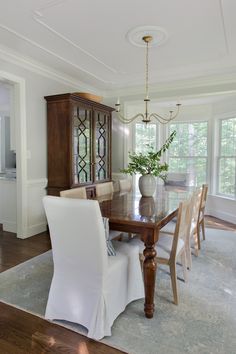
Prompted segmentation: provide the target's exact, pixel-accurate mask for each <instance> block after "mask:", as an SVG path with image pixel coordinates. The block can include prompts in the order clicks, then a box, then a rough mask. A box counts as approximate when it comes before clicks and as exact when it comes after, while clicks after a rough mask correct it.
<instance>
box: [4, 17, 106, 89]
mask: <svg viewBox="0 0 236 354" xmlns="http://www.w3.org/2000/svg"><path fill="white" fill-rule="evenodd" d="M0 28H2V29H3V30H5V31H7V32H9V33H11V34H13V35H15V36H16V37H18V38H20V39H22V40H23V41H25V42H27V43H29V44H31V45H33V46H34V47H37V48H39V49H41V50H42V51H44V52H46V53H47V54H49V55H51V56H54V57H55V58H57V59H59V60H61V61H63V62H64V63H66V64H69V65H71V66H72V67H74V68H76V69H77V70H80V71H82V72H84V73H85V74H87V75H89V76H91V77H93V78H94V79H96V80H98V81H100V82H103V83H104V84H109V82H108V81H105V80H103V79H102V78H101V77H99V76H97V75H95V74H92V73H91V72H89V71H88V70H86V69H83V68H81V67H80V66H78V65H76V64H74V63H72V62H71V61H69V60H67V59H65V58H63V57H61V56H60V55H58V54H56V53H54V52H53V51H51V50H49V49H47V48H45V47H43V46H41V45H40V44H38V43H37V42H35V41H33V40H31V39H29V38H27V37H25V36H23V35H21V34H20V33H18V32H16V31H14V30H13V29H11V28H9V27H7V26H5V25H3V24H1V23H0Z"/></svg>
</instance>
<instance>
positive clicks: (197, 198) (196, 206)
mask: <svg viewBox="0 0 236 354" xmlns="http://www.w3.org/2000/svg"><path fill="white" fill-rule="evenodd" d="M201 197H202V189H201V188H197V189H196V191H195V192H194V193H193V217H192V219H193V221H194V222H197V220H198V216H199V211H200V205H201Z"/></svg>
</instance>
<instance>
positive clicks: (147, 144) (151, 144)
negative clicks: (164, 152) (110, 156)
mask: <svg viewBox="0 0 236 354" xmlns="http://www.w3.org/2000/svg"><path fill="white" fill-rule="evenodd" d="M156 146H157V125H156V124H152V123H149V124H148V125H147V124H145V123H136V124H135V148H134V151H135V152H136V153H140V152H141V153H145V152H148V151H149V150H150V149H154V150H155V149H156Z"/></svg>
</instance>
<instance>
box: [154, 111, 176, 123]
mask: <svg viewBox="0 0 236 354" xmlns="http://www.w3.org/2000/svg"><path fill="white" fill-rule="evenodd" d="M151 118H155V119H156V120H158V121H159V122H160V123H164V122H165V123H168V122H170V121H171V120H172V119H173V118H172V117H171V116H170V117H169V118H166V117H162V116H161V115H159V114H157V113H151V114H149V119H151Z"/></svg>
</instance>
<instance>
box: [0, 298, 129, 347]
mask: <svg viewBox="0 0 236 354" xmlns="http://www.w3.org/2000/svg"><path fill="white" fill-rule="evenodd" d="M0 314H1V315H0V353H1V354H3V353H4V354H8V353H10V354H18V353H19V354H21V353H22V354H23V353H24V354H26V353H31V354H43V353H53V354H62V353H63V354H66V353H68V354H69V353H70V354H124V353H126V352H124V351H120V350H118V349H115V348H112V347H109V346H108V345H105V344H103V343H100V342H96V341H94V340H92V339H89V338H87V337H85V336H83V335H80V334H78V333H75V332H73V331H70V330H68V329H66V328H63V327H61V326H59V325H56V324H54V323H51V322H49V321H45V320H43V319H42V318H40V317H37V316H34V315H32V314H30V313H27V312H25V311H21V310H19V309H16V308H14V307H12V306H9V305H6V304H4V303H1V302H0Z"/></svg>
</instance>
